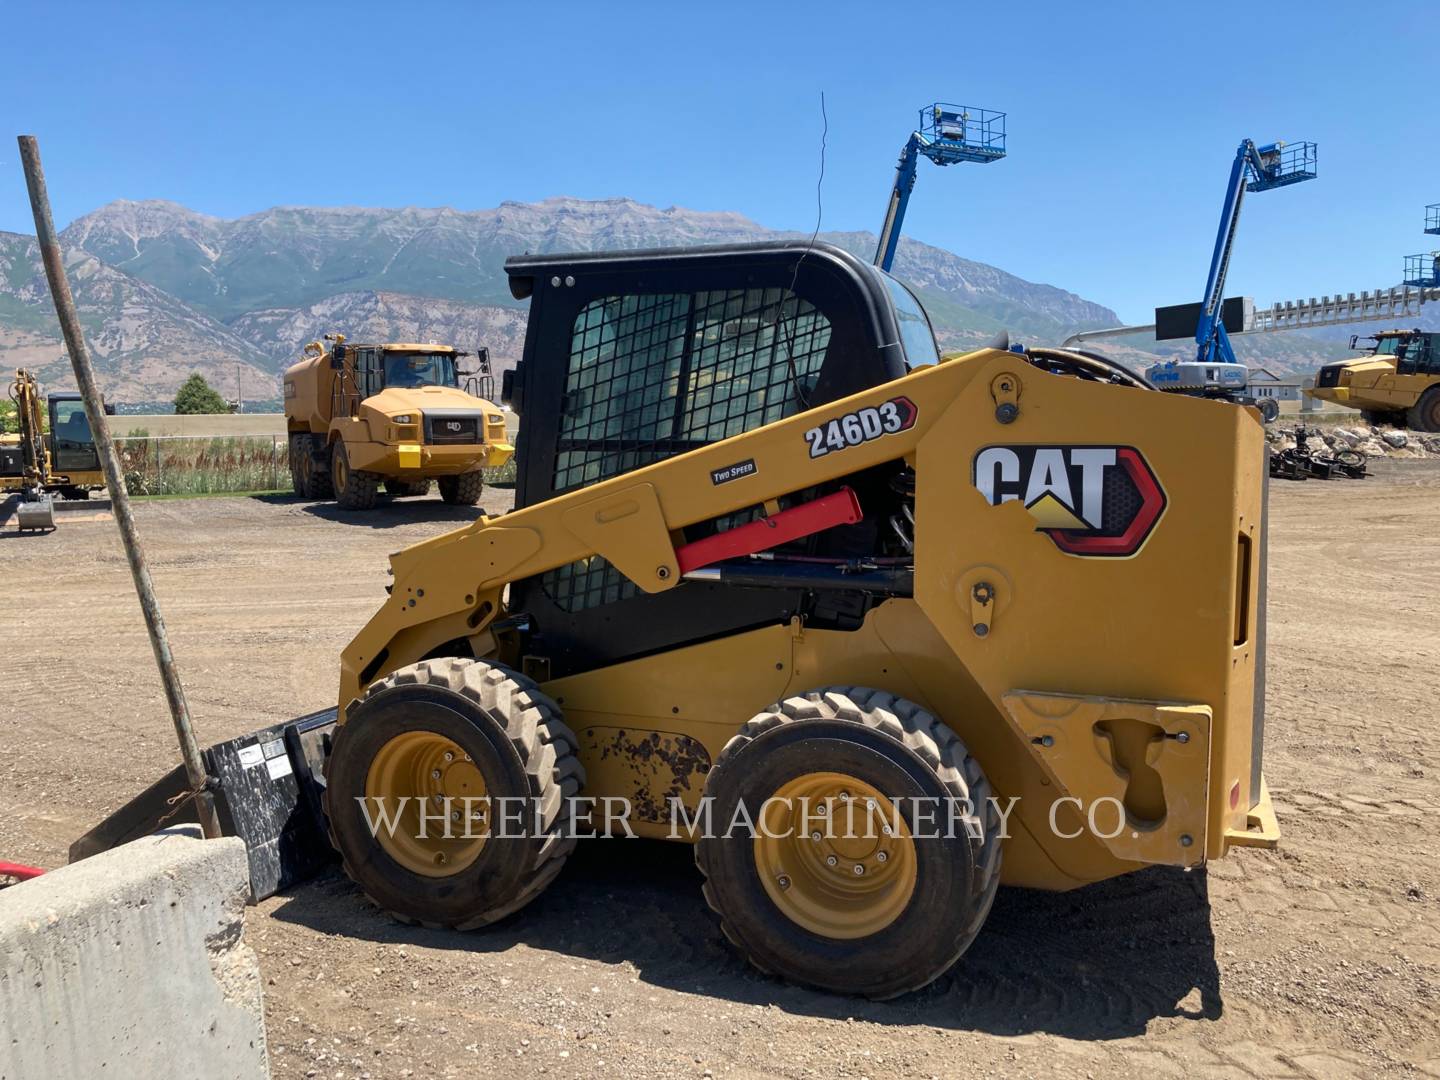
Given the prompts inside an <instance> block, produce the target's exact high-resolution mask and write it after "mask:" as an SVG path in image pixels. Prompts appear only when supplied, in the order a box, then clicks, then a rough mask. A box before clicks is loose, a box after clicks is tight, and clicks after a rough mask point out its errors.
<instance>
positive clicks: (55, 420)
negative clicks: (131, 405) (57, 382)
mask: <svg viewBox="0 0 1440 1080" xmlns="http://www.w3.org/2000/svg"><path fill="white" fill-rule="evenodd" d="M49 408H50V457H51V462H52V466H53V468H54V469H55V471H56V472H60V473H71V472H94V471H98V470H99V468H100V455H99V453H98V452H97V451H96V449H95V435H94V434H93V433H92V432H91V430H90V421H89V420H88V419H87V418H86V416H85V402H84V401H82V400H81V398H80V395H79V394H51V395H50V402H49ZM106 411H107V412H113V411H114V410H113V407H108V406H107V409H106Z"/></svg>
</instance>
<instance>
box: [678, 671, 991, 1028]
mask: <svg viewBox="0 0 1440 1080" xmlns="http://www.w3.org/2000/svg"><path fill="white" fill-rule="evenodd" d="M818 771H836V772H844V773H847V774H849V775H854V776H857V777H858V778H859V779H861V780H864V781H865V782H867V783H869V784H871V785H872V786H874V787H875V788H877V789H878V790H880V791H881V792H883V793H884V794H885V795H887V796H889V797H891V798H895V797H897V796H898V797H901V798H902V799H906V800H907V801H906V802H902V804H901V805H902V807H906V806H908V807H909V809H908V810H902V813H904V815H905V817H906V819H907V825H908V826H909V827H910V828H911V829H912V831H914V830H915V827H916V823H915V821H914V820H913V817H914V808H915V804H914V803H913V802H908V799H909V797H911V796H914V797H919V798H927V799H929V798H933V799H939V800H942V803H941V804H939V805H942V806H943V805H947V804H945V803H944V802H943V800H946V799H950V798H953V799H959V800H965V799H968V800H970V802H971V804H972V805H973V807H974V808H975V810H976V814H975V816H976V817H978V818H979V824H980V825H981V827H982V833H983V835H982V837H980V838H976V837H973V836H971V835H969V831H968V830H967V829H963V828H962V829H960V830H959V832H960V835H958V836H955V837H954V838H948V837H934V838H931V839H917V840H916V841H915V848H916V854H917V859H918V864H917V880H916V885H915V894H914V896H913V897H912V898H911V900H910V903H909V905H908V906H907V907H906V908H905V910H904V911H903V912H902V913H901V914H900V915H899V916H898V917H897V918H896V919H895V921H894V922H892V923H890V925H888V926H886V927H885V928H884V929H883V930H880V931H878V932H877V933H874V934H871V935H869V936H867V937H862V938H857V939H852V940H837V939H834V938H829V937H823V936H821V935H818V934H814V933H811V932H810V931H808V930H805V929H804V928H802V927H800V926H799V925H797V924H795V923H793V922H791V921H790V920H789V919H788V918H787V917H786V916H785V915H784V914H783V913H782V912H781V911H780V910H779V909H778V908H777V907H776V906H775V905H774V903H773V902H772V901H771V900H770V898H769V895H768V894H767V893H766V892H765V889H764V886H763V885H762V884H761V882H760V881H759V878H758V876H757V873H756V869H755V855H754V842H753V840H752V838H751V837H750V836H748V835H745V834H744V832H743V830H742V831H740V832H737V833H736V835H734V836H733V837H726V836H724V835H723V834H724V831H725V828H726V826H727V825H728V824H729V823H730V822H731V820H732V817H733V815H734V813H735V809H736V806H737V804H738V803H739V801H740V800H741V799H742V798H743V799H744V800H745V803H746V806H747V808H750V809H751V811H752V815H753V813H754V808H756V807H759V806H760V805H761V804H762V803H763V802H764V800H765V799H766V798H767V797H769V796H770V795H771V794H773V793H774V792H775V791H776V790H777V789H778V788H779V787H780V786H781V785H782V784H784V783H785V782H786V781H788V780H790V779H793V778H794V777H796V776H799V775H802V774H804V773H809V772H818ZM705 794H706V796H712V797H713V799H714V801H713V803H712V804H711V811H712V815H713V816H712V821H713V822H714V823H715V825H714V828H713V829H712V830H711V832H710V835H708V836H702V837H701V839H700V840H699V842H698V843H697V844H696V845H695V862H696V865H697V866H698V867H699V868H700V872H701V874H702V875H703V876H704V878H705V900H706V903H708V904H709V905H710V907H711V909H712V910H713V911H714V912H715V913H716V914H717V915H718V916H719V917H720V926H721V929H722V930H723V931H724V933H725V936H726V937H727V938H728V939H729V940H730V942H731V944H733V945H734V946H735V947H736V948H737V949H738V950H739V951H740V952H741V953H742V954H744V956H745V957H746V958H747V959H748V960H749V961H750V962H751V963H752V964H754V965H755V966H756V967H758V968H760V969H761V970H762V971H765V972H767V973H773V974H776V975H779V976H781V977H783V978H785V979H788V980H790V981H792V982H796V983H801V984H804V985H807V986H813V987H816V988H818V989H821V990H828V991H833V992H838V993H847V994H859V995H863V996H866V997H870V998H876V999H885V998H892V997H896V996H897V995H900V994H904V993H907V992H909V991H911V990H917V989H919V988H920V987H922V986H925V985H927V984H928V983H930V982H932V981H933V980H935V979H936V978H938V977H939V976H941V975H942V974H944V973H945V972H946V971H947V970H948V969H949V968H950V967H951V966H952V965H953V964H954V963H955V961H956V960H958V959H959V958H960V956H961V954H962V953H964V952H965V950H966V949H967V948H969V946H970V943H971V942H972V941H974V939H975V936H976V935H977V934H978V933H979V931H980V927H981V925H982V924H983V923H984V921H985V917H986V915H988V914H989V912H990V905H991V903H992V902H993V901H994V899H995V892H996V889H997V888H998V886H999V883H1000V848H1001V838H1000V837H999V836H998V835H997V833H998V830H999V827H1000V819H999V814H998V812H997V810H996V808H995V804H994V803H993V802H992V801H991V788H990V784H989V781H987V780H986V778H985V774H984V772H983V771H982V770H981V768H980V766H979V764H978V763H977V762H976V761H975V760H974V758H972V757H970V756H969V754H968V752H967V751H966V749H965V745H964V743H962V742H961V741H960V739H959V738H958V737H957V736H956V735H955V733H954V732H953V731H951V730H950V729H949V728H947V727H945V726H944V725H943V724H942V723H941V722H940V721H939V720H938V719H936V718H935V717H934V716H933V715H931V714H930V713H929V712H927V711H926V710H925V709H923V708H921V707H920V706H919V705H916V704H915V703H914V702H911V701H906V700H904V699H901V698H897V697H895V696H894V695H893V694H889V693H887V692H885V691H883V690H874V689H869V688H866V687H834V688H831V689H826V690H813V691H809V692H807V693H805V694H803V695H799V696H796V697H791V698H787V699H786V700H784V701H782V702H779V703H778V704H776V705H774V706H772V707H771V708H769V709H767V710H766V711H765V712H762V713H760V714H759V715H758V716H756V717H755V718H754V719H753V720H751V721H750V722H749V723H748V724H746V725H745V726H744V727H743V728H742V729H741V731H740V733H739V734H738V735H736V736H735V737H734V738H733V739H731V740H730V742H729V743H727V744H726V746H725V749H724V751H723V752H722V753H721V755H720V758H719V760H718V761H717V762H716V763H715V767H714V768H713V769H712V770H711V773H710V776H709V778H708V780H707V782H706V785H705ZM926 805H928V804H926ZM939 816H940V820H941V821H942V822H943V821H944V819H945V814H944V813H943V812H941V813H940V815H939Z"/></svg>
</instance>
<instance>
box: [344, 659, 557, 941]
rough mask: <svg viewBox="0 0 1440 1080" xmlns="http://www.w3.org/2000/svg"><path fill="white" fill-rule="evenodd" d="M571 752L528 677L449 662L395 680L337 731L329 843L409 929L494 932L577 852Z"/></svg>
mask: <svg viewBox="0 0 1440 1080" xmlns="http://www.w3.org/2000/svg"><path fill="white" fill-rule="evenodd" d="M576 745H577V742H576V738H575V735H574V733H573V732H571V730H570V729H569V728H568V727H566V726H565V724H564V722H563V721H562V720H561V719H560V710H559V708H558V706H556V704H555V703H554V702H553V701H551V700H550V699H549V698H548V697H546V696H545V695H544V694H542V693H541V692H540V690H539V688H538V687H537V686H536V685H535V683H533V682H532V681H530V680H529V679H527V678H525V677H524V676H522V675H519V674H516V673H515V672H512V671H509V670H507V669H505V668H502V667H500V666H498V665H496V664H491V663H488V662H486V661H482V660H465V659H452V658H446V659H437V660H426V661H424V662H422V663H419V664H412V665H411V666H409V667H405V668H401V669H400V670H399V671H396V672H394V673H393V674H391V675H389V676H387V677H386V678H384V679H382V680H380V681H379V682H377V683H375V685H374V686H372V687H371V688H370V689H369V690H368V691H367V692H366V694H365V696H364V698H362V699H361V700H360V701H359V702H358V703H357V704H355V705H353V706H351V708H350V709H349V712H348V716H347V718H346V721H345V723H344V724H342V725H341V726H340V727H339V728H337V729H336V733H335V741H334V747H333V750H332V751H331V755H330V760H329V762H328V763H327V766H326V788H325V813H326V817H327V819H328V821H329V825H330V840H331V843H332V844H334V846H335V849H336V850H337V851H338V852H339V853H340V857H341V861H342V863H343V864H344V867H345V872H346V873H347V874H348V875H349V876H350V877H351V878H352V879H353V880H354V881H355V883H356V884H358V885H359V886H360V888H361V889H363V890H364V892H365V894H366V895H367V896H368V897H369V898H370V899H371V900H373V901H374V902H375V903H376V904H378V905H379V906H380V907H382V908H384V909H386V910H387V911H389V912H390V913H391V914H392V915H393V916H395V917H396V918H397V919H399V920H401V921H402V922H415V923H420V924H422V925H425V926H430V927H445V928H449V929H455V930H471V929H476V928H478V927H481V926H487V925H489V924H490V923H493V922H496V921H497V920H499V919H503V918H504V917H505V916H507V915H509V914H511V913H512V912H515V911H518V910H519V909H520V908H521V907H523V906H525V905H526V904H528V903H529V902H530V901H531V900H533V899H535V897H537V896H538V895H540V893H541V891H542V890H543V889H544V888H545V886H547V885H548V884H549V883H550V882H551V881H553V880H554V879H555V876H556V875H557V874H559V872H560V868H561V867H562V866H563V865H564V863H565V859H566V858H567V857H568V856H569V854H570V852H571V851H572V850H573V849H574V846H575V839H574V837H573V836H572V835H571V829H570V809H571V804H570V801H569V800H570V798H572V797H573V796H574V795H575V794H576V792H578V791H579V789H580V788H581V787H582V786H583V785H584V783H585V772H584V770H583V769H582V768H581V766H580V763H579V761H578V760H577V759H576V757H575V747H576ZM467 798H469V799H470V800H471V803H470V804H466V803H465V802H464V800H465V799H467ZM446 799H448V800H449V801H448V802H447V801H445V800H446ZM362 804H363V806H362ZM367 807H368V808H369V810H370V814H369V817H368V818H367V815H366V811H365V808H367ZM421 807H425V808H426V817H425V821H424V825H425V826H426V827H424V828H422V822H421V819H420V808H421ZM507 807H508V808H509V809H507ZM507 814H508V815H509V816H508V817H507V816H506V815H507ZM452 815H459V816H458V817H454V818H452ZM385 820H391V821H395V822H396V825H395V827H394V828H393V829H390V830H388V831H387V830H386V829H385V828H384V826H383V822H384V821H385ZM371 821H376V822H380V823H381V828H379V829H378V830H375V831H373V832H372V830H371V828H370V822H371ZM447 822H450V823H451V824H449V825H448V826H447V824H446V823H447ZM467 822H468V823H467ZM497 826H498V831H497ZM447 829H448V831H449V832H450V834H451V835H450V836H448V837H447V836H446V835H444V833H445V832H446V831H447Z"/></svg>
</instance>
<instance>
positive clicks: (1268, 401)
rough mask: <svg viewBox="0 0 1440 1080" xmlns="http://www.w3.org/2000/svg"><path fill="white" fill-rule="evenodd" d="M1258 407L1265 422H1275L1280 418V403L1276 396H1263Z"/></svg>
mask: <svg viewBox="0 0 1440 1080" xmlns="http://www.w3.org/2000/svg"><path fill="white" fill-rule="evenodd" d="M1257 408H1259V410H1260V419H1261V420H1262V421H1263V422H1264V423H1267V424H1273V423H1274V422H1275V421H1276V420H1278V419H1279V418H1280V403H1279V402H1278V401H1276V400H1275V399H1274V398H1261V399H1260V403H1259V405H1258V406H1257Z"/></svg>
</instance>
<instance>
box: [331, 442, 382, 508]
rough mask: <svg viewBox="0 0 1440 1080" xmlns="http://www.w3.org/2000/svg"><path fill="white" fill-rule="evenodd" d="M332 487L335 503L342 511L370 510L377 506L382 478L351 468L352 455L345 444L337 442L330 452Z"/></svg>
mask: <svg viewBox="0 0 1440 1080" xmlns="http://www.w3.org/2000/svg"><path fill="white" fill-rule="evenodd" d="M330 486H331V487H332V488H333V489H334V491H335V502H336V504H337V505H338V506H339V507H340V508H341V509H342V510H369V509H371V508H372V507H373V506H374V505H375V497H376V495H377V494H378V493H379V488H380V478H379V477H378V476H376V475H375V474H374V473H368V472H361V471H360V470H359V469H352V468H350V455H349V454H347V453H346V452H345V444H344V443H343V442H337V443H336V444H335V446H334V448H333V449H332V450H331V451H330Z"/></svg>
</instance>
